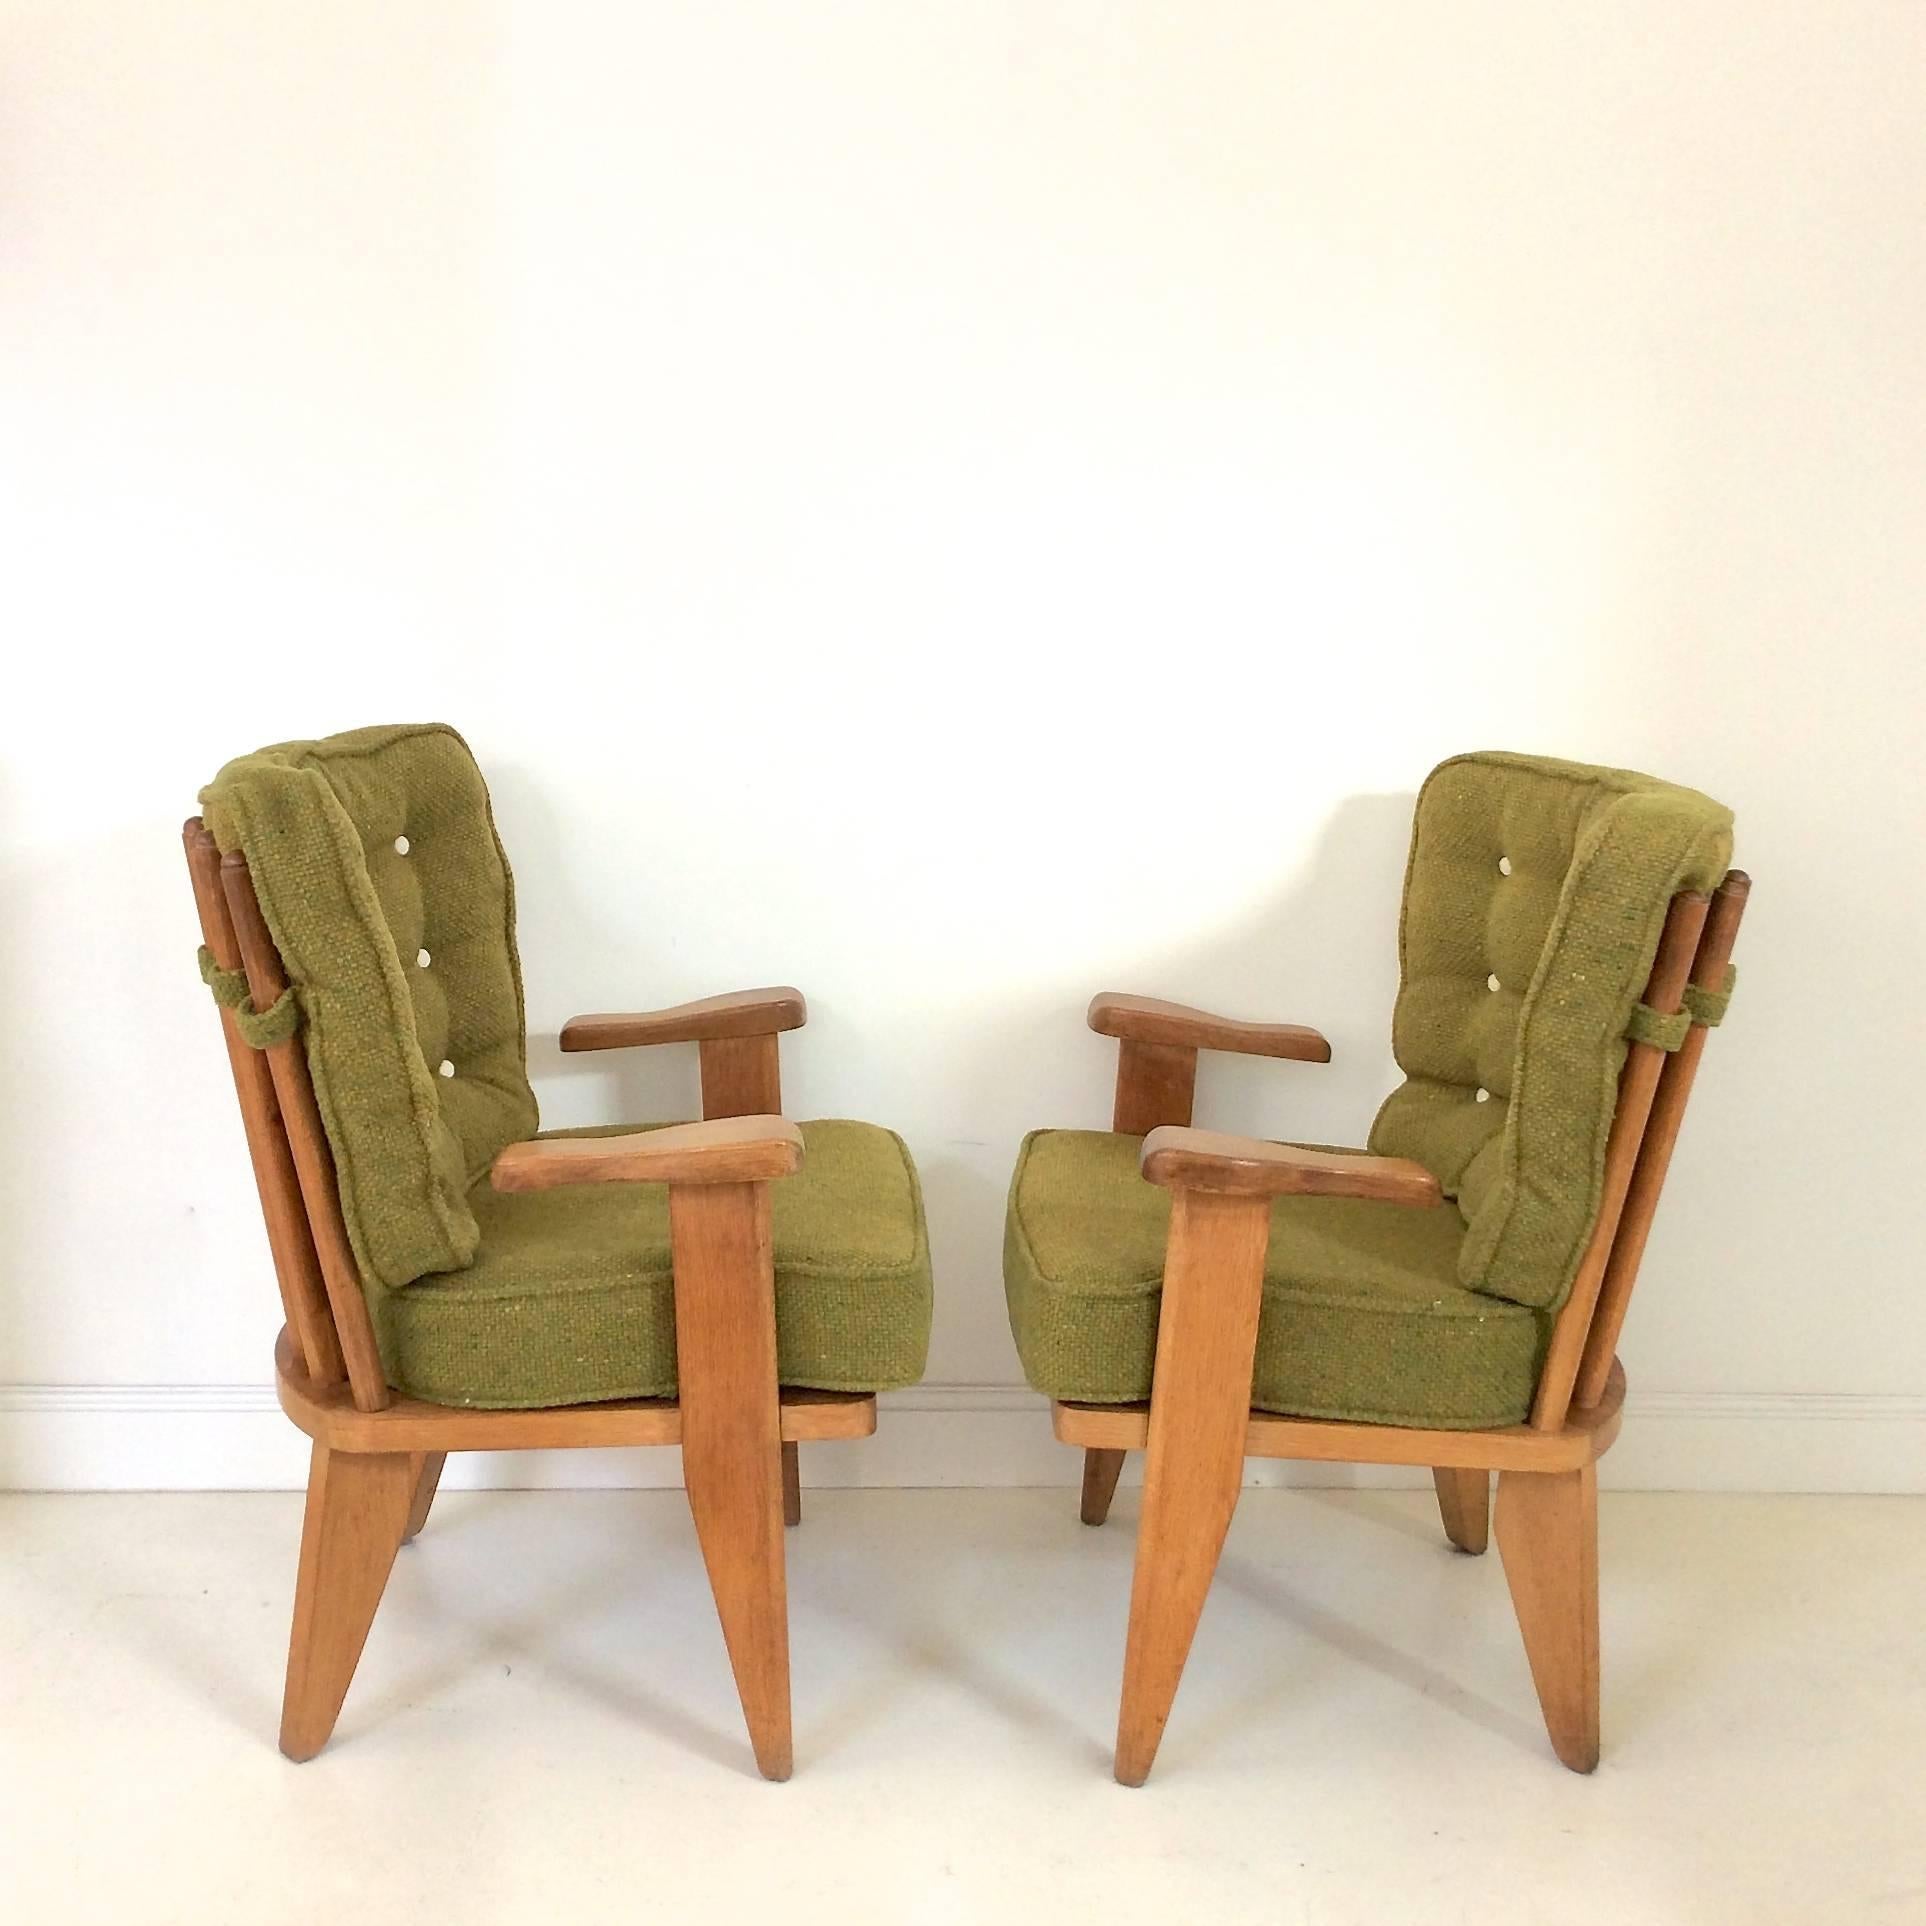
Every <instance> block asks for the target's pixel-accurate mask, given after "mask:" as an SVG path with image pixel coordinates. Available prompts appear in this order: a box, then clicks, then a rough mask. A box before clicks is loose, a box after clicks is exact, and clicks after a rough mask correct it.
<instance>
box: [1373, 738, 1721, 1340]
mask: <svg viewBox="0 0 1926 1926" xmlns="http://www.w3.org/2000/svg"><path fill="white" fill-rule="evenodd" d="M1731 857H1732V815H1731V812H1730V811H1729V810H1727V809H1725V808H1724V807H1723V806H1722V805H1720V804H1718V803H1716V802H1714V801H1712V799H1711V798H1710V797H1708V796H1702V795H1700V794H1699V793H1698V792H1697V791H1696V790H1692V789H1681V788H1678V787H1676V786H1674V785H1673V784H1670V783H1664V782H1658V781H1656V780H1654V779H1653V778H1652V777H1650V776H1641V775H1635V774H1633V773H1632V772H1630V771H1628V770H1623V769H1599V768H1592V767H1589V766H1587V765H1584V764H1579V763H1568V762H1556V761H1552V760H1549V759H1546V758H1543V757H1529V756H1513V755H1503V754H1498V753H1491V752H1487V753H1483V754H1478V755H1470V756H1459V757H1456V758H1454V759H1453V760H1451V761H1450V762H1446V763H1443V764H1441V765H1440V766H1439V767H1438V768H1437V769H1435V770H1434V771H1433V772H1432V774H1431V775H1430V777H1429V778H1428V779H1427V781H1426V782H1425V785H1424V788H1423V790H1422V791H1421V792H1420V794H1419V797H1418V805H1417V811H1416V816H1415V821H1414V823H1413V828H1412V838H1411V854H1410V861H1409V864H1408V867H1407V870H1406V876H1405V893H1404V913H1403V918H1402V922H1401V924H1400V928H1399V960H1400V964H1401V976H1400V986H1399V990H1398V1001H1397V1008H1396V1012H1395V1014H1394V1017H1393V1022H1392V1047H1393V1050H1394V1052H1395V1054H1396V1056H1397V1060H1398V1066H1399V1068H1400V1069H1401V1070H1403V1072H1404V1074H1405V1081H1404V1083H1403V1085H1402V1086H1401V1087H1400V1088H1399V1089H1397V1090H1395V1091H1394V1092H1393V1093H1392V1094H1391V1095H1390V1096H1389V1097H1388V1098H1387V1099H1386V1100H1385V1103H1384V1107H1383V1108H1382V1109H1381V1110H1380V1111H1379V1113H1378V1117H1377V1121H1376V1123H1375V1124H1374V1125H1373V1126H1372V1129H1371V1135H1370V1144H1371V1148H1372V1149H1373V1150H1375V1151H1378V1152H1380V1153H1382V1154H1384V1155H1387V1156H1395V1157H1413V1158H1416V1159H1417V1160H1418V1161H1419V1162H1420V1163H1423V1164H1425V1165H1426V1166H1428V1167H1429V1168H1430V1170H1431V1171H1432V1172H1433V1173H1434V1174H1435V1175H1436V1176H1437V1178H1438V1180H1439V1182H1440V1183H1441V1184H1443V1186H1444V1188H1445V1192H1446V1194H1447V1195H1448V1196H1450V1197H1452V1198H1454V1199H1455V1200H1456V1202H1457V1205H1458V1208H1459V1210H1460V1211H1461V1212H1462V1214H1463V1218H1464V1228H1465V1236H1464V1239H1463V1242H1462V1244H1461V1246H1460V1247H1459V1249H1458V1251H1457V1253H1456V1257H1455V1264H1456V1276H1457V1279H1458V1282H1459V1283H1461V1284H1463V1285H1465V1286H1467V1287H1468V1288H1470V1289H1471V1290H1474V1291H1478V1292H1481V1293H1485V1294H1489V1295H1491V1296H1493V1297H1497V1298H1502V1299H1505V1300H1507V1301H1509V1302H1511V1303H1515V1304H1522V1305H1527V1306H1531V1307H1533V1308H1538V1309H1548V1308H1553V1307H1556V1306H1557V1305H1558V1304H1560V1303H1562V1302H1563V1301H1564V1298H1565V1295H1566V1292H1567V1291H1568V1290H1569V1288H1570V1286H1571V1281H1572V1277H1573V1275H1574V1273H1575V1272H1576V1270H1577V1268H1578V1264H1579V1260H1580V1258H1581V1257H1582V1256H1583V1254H1584V1250H1585V1246H1586V1243H1587V1241H1588V1239H1589V1237H1590V1234H1591V1229H1592V1224H1593V1221H1594V1219H1595V1218H1596V1217H1597V1215H1598V1204H1599V1197H1600V1194H1601V1191H1602V1188H1603V1183H1604V1171H1605V1143H1606V1138H1607V1136H1608V1135H1609V1134H1610V1131H1611V1125H1612V1112H1613V1108H1614V1106H1615V1104H1616V1101H1617V1092H1618V1077H1619V1072H1620V1070H1621V1069H1622V1068H1623V1066H1624V1062H1625V1042H1624V1034H1625V1025H1626V1021H1627V1019H1628V1018H1629V1016H1630V1014H1631V1010H1632V1006H1633V1005H1634V1004H1635V1003H1636V1002H1637V1001H1638V1000H1639V998H1640V997H1641V996H1642V995H1643V994H1644V990H1645V984H1646V979H1647V978H1648V977H1649V975H1650V973H1651V967H1652V958H1653V956H1654V954H1655V953H1656V951H1657V948H1658V940H1659V932H1660V930H1661V928H1662V927H1663V925H1664V922H1665V915H1666V910H1667V907H1668V906H1669V904H1670V901H1671V899H1672V896H1673V895H1674V894H1675V893H1676V892H1677V891H1680V890H1710V889H1712V888H1714V887H1716V886H1717V884H1718V882H1719V880H1720V878H1721V877H1722V876H1723V875H1724V873H1725V869H1726V865H1727V864H1728V863H1729V862H1730V861H1731Z"/></svg>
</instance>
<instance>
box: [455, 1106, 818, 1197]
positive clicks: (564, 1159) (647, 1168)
mask: <svg viewBox="0 0 1926 1926" xmlns="http://www.w3.org/2000/svg"><path fill="white" fill-rule="evenodd" d="M802 1159H803V1140H802V1132H801V1131H800V1130H798V1129H797V1128H796V1126H795V1125H794V1124H792V1123H791V1122H790V1121H789V1120H788V1119H787V1118H786V1117H717V1118H714V1119H712V1120H711V1121H709V1122H707V1123H691V1124H671V1125H669V1126H668V1128H667V1129H664V1130H636V1131H631V1132H630V1133H628V1134H627V1135H626V1136H621V1137H544V1138H541V1139H539V1140H538V1141H536V1142H533V1143H525V1144H510V1145H509V1146H508V1148H507V1149H506V1150H504V1151H503V1152H502V1153H501V1155H500V1156H498V1157H497V1158H496V1159H495V1162H494V1164H493V1166H492V1167H491V1169H490V1171H489V1173H488V1178H489V1182H490V1183H492V1184H493V1185H494V1187H495V1188H496V1189H497V1190H556V1189H559V1188H560V1187H561V1186H562V1185H564V1184H760V1183H766V1182H768V1181H769V1180H770V1179H772V1178H776V1177H787V1176H789V1175H790V1173H791V1172H793V1171H796V1170H799V1169H800V1168H801V1167H802Z"/></svg>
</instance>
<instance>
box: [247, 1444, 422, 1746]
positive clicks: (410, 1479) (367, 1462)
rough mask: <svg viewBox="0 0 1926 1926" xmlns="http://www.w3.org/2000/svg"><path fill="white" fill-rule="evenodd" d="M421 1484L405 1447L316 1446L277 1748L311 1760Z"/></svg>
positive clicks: (330, 1725)
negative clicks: (383, 1449)
mask: <svg viewBox="0 0 1926 1926" xmlns="http://www.w3.org/2000/svg"><path fill="white" fill-rule="evenodd" d="M418 1483H419V1474H418V1472H417V1470H416V1466H415V1459H414V1457H413V1455H411V1454H410V1453H408V1452H405V1451H390V1452H381V1453H379V1454H373V1453H362V1452H348V1451H330V1450H329V1449H328V1447H327V1446H326V1445H322V1444H317V1445H316V1446H315V1447H314V1452H313V1456H312V1458H311V1460H310V1462H309V1468H308V1508H307V1514H306V1517H305V1518H304V1520H303V1522H302V1526H301V1564H300V1569H299V1571H298V1573H297V1574H296V1577H295V1584H294V1632H293V1636H292V1637H291V1638H290V1640H289V1642H288V1678H287V1690H286V1692H285V1694H284V1695H283V1697H282V1700H281V1750H282V1751H283V1752H285V1753H286V1754H287V1756H288V1757H289V1758H290V1759H295V1760H301V1759H312V1758H313V1757H314V1755H315V1754H316V1753H317V1752H319V1751H320V1750H321V1748H322V1747H323V1746H324V1745H326V1744H327V1742H328V1735H329V1734H330V1733H331V1732H332V1731H333V1730H334V1722H335V1720H336V1719H337V1718H339V1717H340V1714H341V1701H342V1700H343V1699H344V1698H346V1697H347V1695H348V1684H349V1681H350V1680H351V1679H352V1678H353V1677H354V1668H355V1666H356V1664H357V1663H359V1661H360V1658H361V1648H362V1646H363V1644H364V1643H365V1642H366V1640H367V1637H368V1627H369V1625H370V1624H372V1623H373V1621H374V1615H375V1607H376V1606H377V1605H379V1604H380V1603H381V1593H382V1590H383V1588H384V1587H385V1586H386V1585H387V1583H388V1573H389V1572H390V1571H391V1570H392V1569H393V1567H394V1562H395V1553H396V1552H397V1551H398V1550H400V1548H401V1534H402V1531H403V1529H404V1528H405V1527H406V1525H407V1522H408V1513H409V1508H410V1506H411V1505H412V1503H413V1501H414V1496H415V1490H416V1487H417V1485H418Z"/></svg>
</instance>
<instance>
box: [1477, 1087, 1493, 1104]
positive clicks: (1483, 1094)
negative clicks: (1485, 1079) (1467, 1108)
mask: <svg viewBox="0 0 1926 1926" xmlns="http://www.w3.org/2000/svg"><path fill="white" fill-rule="evenodd" d="M1478 1101H1479V1102H1480V1103H1489V1102H1490V1101H1491V1092H1490V1091H1489V1090H1487V1089H1486V1088H1485V1087H1484V1085H1483V1084H1480V1085H1479V1086H1478Z"/></svg>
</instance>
